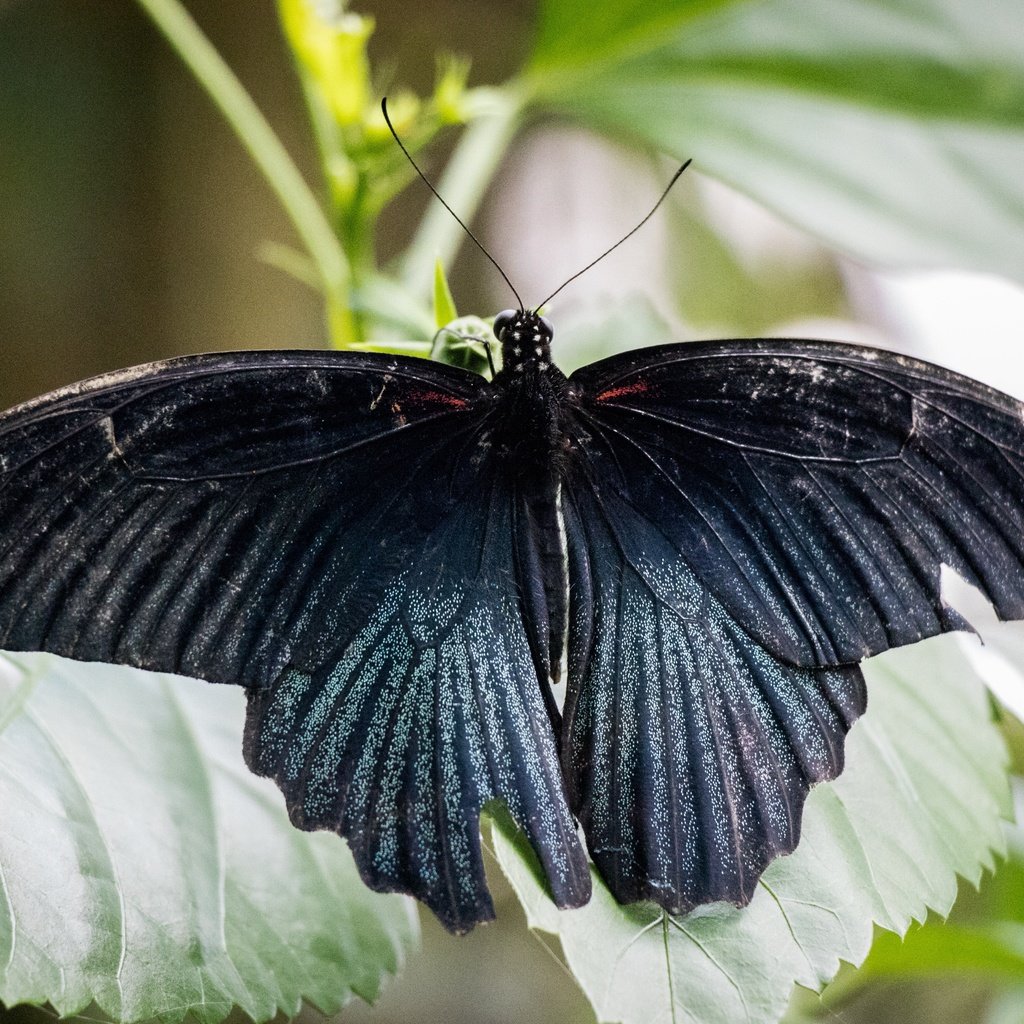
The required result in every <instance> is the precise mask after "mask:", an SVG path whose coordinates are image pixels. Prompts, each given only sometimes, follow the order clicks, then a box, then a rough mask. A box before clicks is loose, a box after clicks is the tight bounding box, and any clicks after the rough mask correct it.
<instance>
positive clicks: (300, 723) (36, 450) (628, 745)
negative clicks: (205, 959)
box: [0, 311, 1024, 931]
mask: <svg viewBox="0 0 1024 1024" xmlns="http://www.w3.org/2000/svg"><path fill="white" fill-rule="evenodd" d="M495 327H496V334H497V336H498V337H499V338H500V340H501V342H502V352H503V357H504V362H503V368H502V370H501V371H500V372H499V373H498V375H497V376H496V377H495V378H494V380H493V382H489V381H487V380H486V379H485V378H483V377H480V376H478V375H475V374H473V373H470V372H468V371H465V370H461V369H458V368H455V367H448V366H443V365H440V364H437V363H430V362H426V361H423V360H416V359H412V358H402V357H398V356H386V355H374V354H362V353H339V352H241V353H234V354H224V355H204V356H192V357H187V358H183V359H174V360H170V361H168V362H163V363H156V364H152V365H149V366H144V367H140V368H137V369H133V370H125V371H121V372H119V373H114V374H110V375H108V376H105V377H99V378H95V379H93V380H91V381H87V382H85V383H84V384H76V385H73V386H71V387H68V388H65V389H63V390H61V391H58V392H56V393H54V394H51V395H48V396H46V397H44V398H40V399H36V400H35V401H32V402H29V403H28V404H26V405H22V406H20V407H18V408H16V409H14V410H12V411H10V412H8V413H6V414H4V415H3V416H2V417H0V469H2V476H0V647H3V648H6V649H8V650H16V651H28V650H45V651H52V652H55V653H57V654H61V655H64V656H66V657H71V658H78V659H83V660H88V661H104V662H115V663H120V664H128V665H134V666H137V667H139V668H144V669H156V670H161V671H167V672H177V673H181V674H184V675H190V676H198V677H200V678H203V679H208V680H211V681H214V682H222V683H236V684H239V685H242V686H244V687H246V689H247V692H248V697H249V709H248V718H247V724H246V735H245V755H246V759H247V761H248V763H249V766H250V767H251V768H252V769H253V771H255V772H257V773H259V774H261V775H267V776H271V777H273V778H274V779H275V780H276V781H277V783H278V785H279V786H280V787H281V789H282V790H283V791H284V794H285V797H286V800H287V804H288V808H289V811H290V813H291V816H292V820H293V822H294V823H295V824H296V825H297V826H298V827H300V828H305V829H333V830H335V831H337V832H338V833H340V834H341V835H343V836H345V837H346V838H347V839H348V841H349V843H350V845H351V847H352V850H353V852H354V854H355V858H356V861H357V863H358V865H359V869H360V871H361V873H362V876H363V878H364V879H365V881H366V883H367V884H368V885H370V886H372V887H373V888H375V889H379V890H397V891H400V892H407V893H412V894H413V895H415V896H417V897H418V898H420V899H421V900H423V901H424V902H426V903H427V904H428V905H429V906H430V908H431V909H432V910H433V911H434V912H435V913H436V914H437V915H438V917H439V918H440V919H441V920H442V921H443V922H444V924H445V925H446V926H447V927H448V928H449V929H451V930H452V931H464V930H467V929H469V928H471V927H472V926H473V925H474V924H475V923H477V922H478V921H482V920H485V919H487V918H490V917H491V916H492V915H493V911H492V907H491V901H490V897H489V895H488V891H487V886H486V882H485V878H484V868H483V862H482V857H481V849H480V839H479V832H478V822H479V815H480V811H481V809H482V808H483V807H484V805H485V804H487V803H488V802H489V801H491V800H494V799H500V800H503V801H504V802H505V803H506V804H507V806H508V809H509V811H510V812H511V815H512V817H513V818H514V819H515V820H516V822H517V823H518V824H519V826H520V827H521V828H523V829H524V831H525V832H526V834H527V836H528V837H529V839H530V842H531V843H532V845H533V848H534V849H535V850H536V852H537V855H538V856H539V858H540V860H541V862H542V864H543V867H544V870H545V872H546V874H547V878H548V881H549V883H550V887H551V894H552V896H553V898H554V900H555V902H556V903H557V904H558V905H559V906H563V907H574V906H579V905H580V904H582V903H584V902H586V900H587V899H588V897H589V895H590V878H589V874H588V866H587V859H586V856H585V854H584V852H583V847H582V845H581V842H580V840H579V838H578V835H577V829H576V821H577V820H578V821H579V823H580V824H581V825H582V826H583V831H584V832H585V833H586V837H587V844H588V846H589V849H590V853H591V856H592V857H593V859H594V861H595V863H596V864H597V867H598V870H599V871H600V873H601V875H602V877H603V878H604V879H605V881H606V882H607V883H608V885H609V886H610V887H611V889H612V891H613V892H614V894H615V895H616V897H617V898H618V899H619V900H621V901H623V902H630V901H635V900H642V899H651V900H655V901H657V902H658V903H659V904H661V906H663V907H664V908H666V909H667V910H669V911H672V912H681V911H685V910H687V909H688V908H691V907H693V906H694V905H696V904H699V903H705V902H708V901H712V900H729V901H732V902H734V903H744V902H745V901H747V900H749V899H750V897H751V895H752V893H753V891H754V887H755V884H756V882H757V879H758V877H759V875H760V874H761V872H762V871H763V870H764V868H765V866H766V865H767V864H768V863H769V861H771V860H772V858H774V857H775V856H777V855H779V854H782V853H786V852H788V851H791V850H792V849H793V848H794V847H795V846H796V843H797V840H798V838H799V831H800V818H801V809H802V805H803V802H804V798H805V796H806V794H807V791H808V787H809V786H810V785H811V784H813V783H815V782H818V781H821V780H823V779H830V778H834V777H835V776H836V775H837V774H838V773H839V772H840V771H841V770H842V765H843V743H844V737H845V734H846V732H847V730H848V729H849V727H850V725H851V724H852V723H853V721H854V720H855V719H856V718H857V716H858V715H860V714H861V713H862V712H863V710H864V706H865V690H864V682H863V679H862V677H861V673H860V670H859V669H858V667H857V662H859V661H860V660H861V659H863V658H866V657H868V656H870V655H873V654H877V653H878V652H879V651H884V650H886V649H887V648H890V647H896V646H899V645H902V644H908V643H912V642H914V641H916V640H919V639H921V638H922V637H926V636H931V635H933V634H936V633H939V632H942V631H944V630H951V629H962V628H968V627H967V624H966V623H965V622H964V621H963V620H962V619H961V618H959V617H958V616H957V614H956V612H954V611H953V610H951V609H950V608H948V607H946V606H944V605H943V603H942V600H941V598H940V593H939V574H940V567H941V565H942V564H948V565H950V566H952V567H953V568H954V569H955V570H956V571H957V572H958V573H960V574H961V575H962V576H963V577H965V578H966V579H967V580H968V581H970V582H971V583H974V584H975V585H977V586H978V587H980V588H981V589H982V590H983V591H984V593H985V594H986V595H987V596H988V597H989V598H990V599H991V601H992V602H993V604H994V605H995V607H996V610H997V611H998V613H999V614H1000V616H1002V617H1003V618H1004V619H1017V618H1022V617H1024V454H1022V452H1024V422H1022V421H1024V406H1022V405H1021V404H1020V403H1018V402H1016V401H1014V400H1012V399H1010V398H1007V397H1006V396H1004V395H1002V394H1000V393H998V392H996V391H994V390H992V389H990V388H987V387H984V386H983V385H981V384H977V383H975V382H974V381H971V380H969V379H967V378H965V377H961V376H959V375H957V374H954V373H951V372H949V371H947V370H943V369H940V368H938V367H935V366H930V365H928V364H927V363H921V362H917V361H914V360H910V359H906V358H903V357H900V356H897V355H893V354H891V353H886V352H881V351H876V350H872V349H866V348H859V347H854V346H849V345H837V344H829V343H826V342H818V341H785V340H767V341H717V342H706V343H692V344H684V345H668V346H663V347H660V348H650V349H643V350H641V351H637V352H628V353H626V354H624V355H619V356H615V357H613V358H610V359H605V360H603V361H601V362H598V363H595V364H593V365H591V366H587V367H584V368H583V369H581V370H579V371H577V372H576V373H574V374H573V375H572V376H571V377H569V378H568V379H567V378H566V377H565V376H564V374H562V373H561V371H559V370H558V369H557V368H556V367H555V366H554V365H553V364H552V363H551V358H550V342H551V328H550V326H549V325H548V323H547V322H546V321H545V320H544V319H543V318H541V317H539V316H537V315H536V314H534V313H531V312H523V311H519V312H507V313H503V314H501V315H500V316H499V317H498V319H497V321H496V324H495ZM563 650H566V651H567V656H568V692H567V695H566V698H565V706H564V712H563V714H562V715H561V716H560V714H559V711H558V709H557V707H556V704H555V701H554V699H553V698H552V694H551V690H550V687H549V680H550V679H552V678H557V676H558V674H559V665H560V662H561V660H562V655H563Z"/></svg>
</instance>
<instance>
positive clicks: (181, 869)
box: [0, 655, 417, 1024]
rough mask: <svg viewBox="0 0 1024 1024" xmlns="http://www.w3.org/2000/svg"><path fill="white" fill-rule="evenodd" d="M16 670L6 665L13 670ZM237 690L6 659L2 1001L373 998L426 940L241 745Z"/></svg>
mask: <svg viewBox="0 0 1024 1024" xmlns="http://www.w3.org/2000/svg"><path fill="white" fill-rule="evenodd" d="M19 664H20V665H21V666H23V668H17V667H16V665H19ZM244 701H245V698H244V694H243V693H242V691H241V690H240V689H238V688H236V687H229V686H211V685H209V684H207V683H201V682H197V681H195V680H190V679H184V678H179V677H172V676H159V675H152V674H148V673H143V672H136V671H134V670H131V669H125V668H114V667H111V666H106V665H82V664H78V663H74V662H69V661H63V660H61V659H58V658H53V657H49V656H46V655H19V656H18V658H17V662H16V663H15V662H14V661H13V660H12V661H6V660H4V661H0V729H2V731H0V807H3V820H4V825H3V830H2V831H0V1001H2V1002H3V1003H4V1004H5V1005H7V1006H11V1005H13V1004H15V1003H19V1002H31V1003H41V1002H44V1001H48V1002H49V1003H51V1004H52V1005H53V1007H54V1008H55V1009H56V1010H57V1012H58V1013H60V1014H61V1015H68V1014H73V1013H76V1012H78V1011H80V1010H82V1009H83V1008H84V1007H86V1006H87V1005H88V1004H89V1003H90V1002H93V1001H94V1002H95V1003H96V1004H97V1005H98V1006H99V1007H100V1009H101V1010H102V1011H103V1012H105V1013H107V1014H109V1015H110V1016H111V1017H112V1018H114V1019H115V1020H120V1021H135V1020H140V1019H146V1018H155V1019H159V1020H161V1021H167V1022H173V1021H180V1020H182V1019H183V1018H184V1017H185V1016H186V1014H189V1015H191V1016H192V1017H194V1018H195V1019H196V1020H197V1021H200V1022H202V1024H215V1022H217V1021H220V1020H222V1019H223V1018H224V1017H225V1016H226V1015H227V1014H228V1012H229V1011H230V1010H231V1008H232V1006H239V1007H241V1008H242V1009H243V1010H244V1011H245V1013H246V1014H248V1015H249V1016H250V1017H251V1018H252V1019H253V1020H255V1021H266V1020H269V1019H271V1018H272V1017H274V1016H275V1015H277V1014H278V1013H284V1014H287V1015H288V1016H294V1015H295V1014H296V1013H297V1012H298V1011H299V1008H300V1006H301V1002H302V1000H303V999H305V1000H308V1001H310V1002H312V1003H314V1004H316V1005H317V1006H319V1007H320V1008H321V1009H322V1010H324V1011H325V1012H328V1013H334V1012H336V1011H337V1010H338V1009H339V1008H340V1007H341V1006H342V1005H343V1004H344V1003H345V1002H346V1001H347V1000H348V999H349V998H350V997H351V996H352V994H356V995H359V996H361V997H363V998H364V999H373V998H375V997H376V995H377V993H378V992H379V991H380V987H381V983H382V980H383V976H384V975H385V974H388V973H392V974H393V973H395V972H396V971H397V970H398V969H399V967H400V966H401V965H402V963H403V961H404V958H405V955H406V953H407V951H408V950H409V949H410V948H411V947H412V946H413V945H414V943H415V942H416V937H417V928H416V921H415V917H414V915H413V914H412V911H411V904H410V902H409V901H407V900H405V899H403V898H401V897H396V896H380V895H377V894H375V893H372V892H370V890H368V889H367V888H366V887H365V886H364V885H363V883H362V882H361V881H360V879H359V876H358V874H357V872H356V869H355V866H354V864H353V862H352V858H351V856H350V855H349V853H348V849H347V847H346V846H345V844H344V843H343V842H342V841H341V840H340V839H339V838H338V837H337V836H334V835H330V834H327V833H319V834H313V835H310V834H307V833H303V832H299V831H298V830H296V829H294V828H292V827H291V825H290V824H289V823H288V818H287V815H286V813H285V810H284V802H283V799H282V798H281V795H280V794H279V793H278V792H277V790H276V788H275V787H274V785H273V784H272V783H271V782H269V781H267V780H265V779H257V778H256V777H254V776H253V775H251V774H250V773H249V772H248V770H247V769H246V768H245V766H244V765H243V763H242V758H241V724H242V718H243V706H244Z"/></svg>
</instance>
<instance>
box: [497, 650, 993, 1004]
mask: <svg viewBox="0 0 1024 1024" xmlns="http://www.w3.org/2000/svg"><path fill="white" fill-rule="evenodd" d="M957 644H958V640H957V639H956V638H953V637H942V638H939V639H935V640H932V641H929V642H928V643H927V644H925V645H921V646H918V647H914V648H911V649H906V650H902V651H898V652H894V653H891V654H888V655H886V656H885V657H884V658H879V659H876V660H875V661H873V662H871V663H870V664H869V665H868V666H867V668H868V676H869V680H868V683H869V694H870V701H869V708H868V712H867V714H866V716H865V717H864V718H863V719H862V720H861V721H860V722H859V723H858V724H857V725H855V726H854V728H853V731H852V732H851V734H850V738H849V741H848V747H847V768H846V771H845V772H844V773H843V775H842V776H840V778H839V779H838V780H836V781H835V782H834V783H831V784H828V785H823V786H818V787H816V788H815V789H814V791H813V792H812V793H811V795H810V797H809V798H808V801H807V805H806V809H805V812H804V821H803V837H802V839H801V841H800V845H799V846H798V847H797V850H796V852H795V853H793V854H792V855H791V856H789V857H783V858H781V859H779V860H777V861H775V862H774V863H773V864H772V865H771V866H770V867H769V869H768V870H767V871H766V872H765V874H764V877H763V878H762V881H761V885H760V887H759V889H758V892H757V893H756V895H755V896H754V899H753V901H752V902H751V904H750V906H748V907H746V908H742V909H737V908H735V907H731V906H726V905H722V904H715V905H712V906H708V907H703V908H700V909H698V910H696V911H694V912H693V913H691V914H689V915H686V916H684V917H678V918H673V917H670V916H669V915H666V914H663V913H662V912H661V911H660V910H659V909H658V908H656V907H653V906H652V905H650V904H638V905H634V906H629V907H622V906H619V905H618V904H617V903H616V902H615V900H614V899H613V898H612V896H611V895H610V894H609V892H608V890H607V889H606V888H605V886H604V885H603V884H602V883H601V881H600V879H598V878H597V877H596V876H595V879H594V883H595V893H594V898H593V899H592V901H591V903H590V904H589V905H588V906H587V907H584V908H583V909H581V910H578V911H559V910H557V909H556V908H555V907H554V905H553V904H552V903H551V902H550V900H549V899H548V898H547V896H546V895H545V892H544V889H543V888H542V887H541V885H540V884H539V881H538V875H537V870H536V866H535V865H534V864H532V863H531V858H530V856H529V853H528V850H527V848H525V846H524V841H523V840H522V837H521V836H519V835H518V834H510V830H509V829H508V828H507V827H502V825H501V819H498V827H497V828H496V831H495V845H496V852H497V854H498V858H499V861H500V863H501V865H502V867H503V869H504V870H505V872H506V873H507V874H508V876H509V878H510V879H511V881H512V884H513V886H514V887H515V889H516V891H517V893H518V895H519V896H520V899H521V900H522V902H523V905H524V907H525V908H526V912H527V916H528V919H529V921H530V923H531V926H532V927H534V928H537V929H540V930H542V931H547V932H551V933H554V934H556V935H557V936H558V938H559V940H560V941H561V944H562V948H563V951H564V953H565V957H566V960H567V963H568V965H569V967H570V969H571V970H572V972H573V973H574V974H575V976H576V978H577V980H578V981H579V983H580V985H581V987H582V988H583V991H584V992H585V993H586V995H587V997H588V998H589V1000H590V1001H591V1003H592V1004H593V1007H594V1010H595V1012H596V1014H597V1017H598V1019H599V1020H601V1021H622V1022H624V1024H634V1022H635V1024H641V1022H649V1021H673V1022H675V1024H680V1022H691V1024H698V1022H699V1024H719V1022H721V1024H739V1022H746V1024H755V1022H757V1024H761V1022H764V1024H768V1022H774V1021H777V1020H778V1019H779V1018H780V1017H781V1016H782V1015H783V1013H784V1012H785V1009H786V1005H787V1003H788V1001H789V998H790V995H791V992H792V989H793V985H794V984H799V985H802V986H804V987H806V988H811V989H816V990H817V989H820V988H821V987H822V986H823V985H824V984H825V983H826V982H827V981H828V980H829V979H830V978H832V977H833V976H834V975H835V973H836V972H837V970H838V969H839V963H840V960H846V961H849V962H851V963H859V962H861V961H862V960H863V959H864V957H865V956H866V955H867V953H868V949H869V948H870V945H871V939H872V932H873V926H874V925H875V924H878V925H880V926H881V927H882V928H885V929H889V930H891V931H894V932H897V933H900V934H902V933H904V932H906V930H907V928H908V927H909V925H910V923H911V921H913V920H915V919H917V920H921V919H923V918H924V917H925V915H926V913H927V910H928V909H929V908H932V909H934V910H936V911H938V912H939V913H940V914H945V913H947V912H948V910H949V908H950V907H951V906H952V903H953V900H954V898H955V896H956V890H957V875H961V876H963V877H964V878H967V879H969V880H970V881H971V882H974V883H977V881H978V880H979V879H980V876H981V874H982V871H983V870H984V869H990V868H991V867H992V866H993V858H992V851H993V850H1001V849H1002V848H1003V843H1004V835H1003V830H1002V818H1003V816H1004V815H1006V814H1007V813H1008V811H1009V790H1008V786H1007V782H1006V775H1005V770H1006V749H1005V746H1004V744H1003V742H1002V740H1001V737H1000V735H999V732H998V730H997V729H996V728H995V726H994V724H993V722H992V720H991V713H990V704H989V700H988V697H987V694H986V692H985V690H984V687H983V686H982V685H981V683H980V682H979V681H978V679H977V678H976V677H975V676H974V675H973V673H972V672H971V671H970V668H969V666H968V664H967V662H966V660H965V659H964V657H963V655H962V654H960V653H959V651H958V649H957Z"/></svg>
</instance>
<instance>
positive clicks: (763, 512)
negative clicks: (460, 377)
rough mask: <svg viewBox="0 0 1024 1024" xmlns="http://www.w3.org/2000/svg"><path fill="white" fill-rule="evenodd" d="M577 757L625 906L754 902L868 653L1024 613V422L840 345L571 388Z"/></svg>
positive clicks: (793, 345)
mask: <svg viewBox="0 0 1024 1024" xmlns="http://www.w3.org/2000/svg"><path fill="white" fill-rule="evenodd" d="M570 389H571V398H570V401H571V403H572V405H573V409H574V411H573V417H572V422H573V426H572V428H571V434H572V445H573V454H572V457H571V459H570V460H569V468H568V470H567V474H568V476H567V481H566V488H565V494H564V496H563V507H564V510H565V520H566V531H567V538H568V545H569V551H570V563H569V566H570V594H571V599H570V605H571V607H570V620H571V632H570V641H569V650H570V659H569V692H568V695H567V698H566V705H565V721H564V732H563V763H564V770H565V774H566V777H567V785H568V788H569V793H570V802H571V804H572V806H573V808H574V810H575V811H576V813H577V815H578V816H579V818H580V820H581V823H582V824H583V827H584V830H585V832H586V833H587V838H588V842H589V845H590V849H591V853H592V855H593V857H594V860H595V861H596V863H597V864H598V866H599V868H600V870H601V873H602V875H603V876H604V877H605V879H606V880H607V881H608V883H609V885H610V887H611V888H612V890H613V891H614V892H615V894H616V895H617V896H618V898H619V899H621V900H626V901H628V900H635V899H640V898H650V899H654V900H656V901H657V902H659V903H660V904H661V905H662V906H664V907H666V908H667V909H669V910H672V911H678V910H684V909H686V908H688V907H691V906H693V905H694V904H697V903H702V902H708V901H711V900H717V899H727V900H731V901H733V902H740V903H742V902H745V901H746V900H747V899H749V897H750V896H751V894H752V892H753V889H754V885H755V883H756V881H757V878H758V876H759V875H760V873H761V871H762V870H763V869H764V867H765V866H766V865H767V863H768V862H769V861H770V860H771V859H772V858H773V857H774V856H775V855H777V854H780V853H785V852H788V851H789V850H792V849H793V848H794V846H795V844H796V842H797V839H798V837H799V825H800V815H801V808H802V804H803V801H804V798H805V796H806V793H807V790H808V788H809V786H810V785H811V784H812V783H814V782H817V781H820V780H823V779H828V778H832V777H834V776H835V775H837V774H838V773H839V772H840V771H841V769H842V758H843V741H844V737H845V733H846V731H847V730H848V728H849V726H850V725H851V724H852V722H853V721H854V720H855V719H856V717H857V716H858V715H859V714H860V713H861V712H862V711H863V709H864V706H865V692H864V688H863V681H862V679H861V676H860V673H859V671H858V669H857V668H856V665H855V663H856V662H857V661H859V660H860V659H861V658H863V657H866V656H868V655H870V654H874V653H877V652H879V651H882V650H885V649H886V648H888V647H894V646H899V645H901V644H905V643H910V642H912V641H914V640H918V639H920V638H921V637H924V636H929V635H932V634H934V633H937V632H940V631H942V630H946V629H954V628H962V627H963V626H964V625H965V623H963V621H962V620H961V619H960V618H959V617H958V616H957V615H956V613H955V612H953V611H952V610H951V609H948V608H946V607H944V606H943V604H942V600H941V595H940V569H941V565H942V564H944V563H945V564H949V565H951V566H952V567H953V568H955V569H956V570H957V571H958V572H960V573H961V574H962V575H963V576H965V577H966V578H967V579H968V580H970V581H971V582H973V583H975V584H976V585H978V586H980V587H981V589H982V590H984V592H985V593H986V594H987V595H988V596H989V597H990V598H991V599H992V600H993V603H994V604H995V605H996V608H997V610H998V612H999V614H1000V615H1002V616H1003V617H1004V618H1020V617H1024V568H1022V566H1024V474H1022V472H1021V470H1022V467H1024V462H1022V457H1021V451H1022V447H1024V425H1022V420H1024V410H1022V407H1021V405H1020V404H1019V403H1017V402H1014V401H1013V400H1011V399H1009V398H1006V397H1005V396H1003V395H1000V394H998V393H997V392H994V391H992V390H991V389H989V388H986V387H984V386H982V385H980V384H977V383H975V382H973V381H970V380H967V379H966V378H963V377H960V376H958V375H956V374H953V373H950V372H948V371H945V370H940V369H938V368H936V367H932V366H929V365H927V364H924V363H920V362H916V361H913V360H907V359H903V358H901V357H898V356H895V355H891V354H888V353H881V352H876V351H874V350H868V349H860V348H856V347H852V346H842V345H831V344H827V343H823V342H804V341H760V342H745V341H744V342H711V343H697V344H690V345H679V346H666V347H663V348H657V349H650V350H644V351H640V352H633V353H627V354H625V355H622V356H617V357H613V358H611V359H608V360H604V361H602V362H600V363H596V364H593V365H591V366H587V367H584V368H583V369H582V370H580V371H578V372H577V373H576V374H574V375H573V377H572V378H571V379H570Z"/></svg>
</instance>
